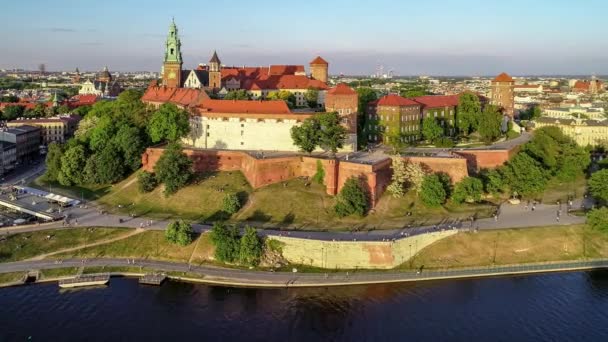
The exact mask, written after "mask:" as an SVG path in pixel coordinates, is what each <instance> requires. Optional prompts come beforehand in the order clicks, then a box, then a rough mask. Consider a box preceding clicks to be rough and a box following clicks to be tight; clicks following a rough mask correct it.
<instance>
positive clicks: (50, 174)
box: [44, 142, 63, 182]
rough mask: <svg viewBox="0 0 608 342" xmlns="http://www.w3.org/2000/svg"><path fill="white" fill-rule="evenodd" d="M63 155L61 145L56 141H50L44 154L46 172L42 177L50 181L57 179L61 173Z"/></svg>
mask: <svg viewBox="0 0 608 342" xmlns="http://www.w3.org/2000/svg"><path fill="white" fill-rule="evenodd" d="M62 156H63V147H62V145H60V144H58V143H55V142H53V143H50V144H49V146H48V152H47V154H46V161H45V163H46V172H45V173H44V177H45V178H46V180H48V181H50V182H54V181H57V180H58V179H59V173H61V157H62Z"/></svg>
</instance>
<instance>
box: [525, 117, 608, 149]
mask: <svg viewBox="0 0 608 342" xmlns="http://www.w3.org/2000/svg"><path fill="white" fill-rule="evenodd" d="M545 126H556V127H559V128H560V129H561V130H562V132H564V134H565V135H567V136H569V137H571V138H572V139H574V141H576V143H577V144H579V145H581V146H588V145H590V146H597V145H605V144H606V143H608V120H602V121H597V120H584V119H556V118H549V117H541V118H539V119H538V120H536V121H535V122H534V128H541V127H545Z"/></svg>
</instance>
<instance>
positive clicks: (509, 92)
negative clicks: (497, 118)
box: [490, 72, 515, 119]
mask: <svg viewBox="0 0 608 342" xmlns="http://www.w3.org/2000/svg"><path fill="white" fill-rule="evenodd" d="M514 84H515V82H514V81H513V78H512V77H511V76H509V75H508V74H507V73H504V72H503V73H502V74H500V75H498V76H496V78H494V79H493V80H492V82H491V90H490V92H491V93H490V103H491V104H493V105H495V106H498V107H500V108H502V110H503V114H505V115H508V116H509V117H510V118H511V119H513V116H514V115H515V112H514V111H515V94H514V91H513V88H514Z"/></svg>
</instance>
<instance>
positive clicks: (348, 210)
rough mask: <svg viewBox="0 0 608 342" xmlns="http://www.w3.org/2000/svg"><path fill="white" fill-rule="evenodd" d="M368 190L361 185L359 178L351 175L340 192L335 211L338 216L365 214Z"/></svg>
mask: <svg viewBox="0 0 608 342" xmlns="http://www.w3.org/2000/svg"><path fill="white" fill-rule="evenodd" d="M368 205H369V203H368V196H367V192H366V191H365V189H363V187H362V186H361V183H360V182H359V180H358V179H357V178H354V177H351V178H349V179H347V180H346V183H344V187H342V190H341V191H340V193H339V194H338V199H337V202H336V205H335V206H334V211H335V212H336V214H337V215H338V217H345V216H349V215H353V214H356V215H357V216H361V217H362V216H365V214H366V213H367V207H368Z"/></svg>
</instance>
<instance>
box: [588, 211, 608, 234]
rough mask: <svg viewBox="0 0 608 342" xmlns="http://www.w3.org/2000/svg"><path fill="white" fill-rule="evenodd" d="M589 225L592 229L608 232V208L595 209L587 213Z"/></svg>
mask: <svg viewBox="0 0 608 342" xmlns="http://www.w3.org/2000/svg"><path fill="white" fill-rule="evenodd" d="M587 224H589V226H591V228H593V229H596V230H599V231H603V232H608V208H607V207H603V208H599V209H593V210H591V211H590V212H588V213H587Z"/></svg>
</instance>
